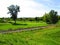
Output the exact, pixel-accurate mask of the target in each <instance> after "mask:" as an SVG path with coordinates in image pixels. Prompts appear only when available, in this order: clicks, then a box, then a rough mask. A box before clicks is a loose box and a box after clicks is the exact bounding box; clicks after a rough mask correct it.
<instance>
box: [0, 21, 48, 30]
mask: <svg viewBox="0 0 60 45" xmlns="http://www.w3.org/2000/svg"><path fill="white" fill-rule="evenodd" d="M11 22H12V23H13V21H11ZM47 25H48V24H46V23H45V22H43V21H39V22H36V21H17V24H16V25H13V24H11V23H0V30H14V29H20V28H29V27H37V26H47Z"/></svg>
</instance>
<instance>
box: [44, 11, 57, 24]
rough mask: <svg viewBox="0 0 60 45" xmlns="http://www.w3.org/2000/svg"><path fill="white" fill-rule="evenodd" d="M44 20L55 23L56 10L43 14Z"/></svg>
mask: <svg viewBox="0 0 60 45" xmlns="http://www.w3.org/2000/svg"><path fill="white" fill-rule="evenodd" d="M44 20H45V21H46V22H47V23H49V24H55V23H57V22H58V15H57V12H56V11H54V10H51V11H50V12H49V13H48V14H45V15H44Z"/></svg>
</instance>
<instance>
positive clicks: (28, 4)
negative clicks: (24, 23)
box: [0, 0, 48, 17]
mask: <svg viewBox="0 0 60 45" xmlns="http://www.w3.org/2000/svg"><path fill="white" fill-rule="evenodd" d="M0 2H1V3H0V17H10V15H9V14H7V12H8V9H7V7H8V6H10V5H11V4H14V5H19V6H20V13H19V14H18V17H36V16H37V17H38V16H39V17H40V16H43V14H44V13H45V12H47V11H48V10H47V7H46V6H44V5H43V4H41V3H37V2H35V1H34V0H12V1H11V0H0Z"/></svg>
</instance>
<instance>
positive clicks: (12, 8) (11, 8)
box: [8, 5, 20, 24]
mask: <svg viewBox="0 0 60 45" xmlns="http://www.w3.org/2000/svg"><path fill="white" fill-rule="evenodd" d="M8 10H9V12H8V14H9V13H10V14H11V18H12V19H13V20H14V21H15V24H16V19H17V13H18V12H20V10H19V6H17V5H16V6H15V5H11V6H9V7H8Z"/></svg>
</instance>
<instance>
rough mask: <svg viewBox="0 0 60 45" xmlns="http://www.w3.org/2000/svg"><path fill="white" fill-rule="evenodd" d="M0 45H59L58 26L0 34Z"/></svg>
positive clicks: (59, 30) (59, 28) (59, 27)
mask: <svg viewBox="0 0 60 45" xmlns="http://www.w3.org/2000/svg"><path fill="white" fill-rule="evenodd" d="M0 45H60V26H58V25H57V26H54V25H53V26H51V27H48V28H44V29H40V30H33V31H22V32H17V33H9V34H0Z"/></svg>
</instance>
